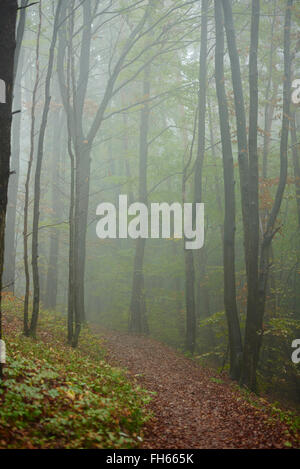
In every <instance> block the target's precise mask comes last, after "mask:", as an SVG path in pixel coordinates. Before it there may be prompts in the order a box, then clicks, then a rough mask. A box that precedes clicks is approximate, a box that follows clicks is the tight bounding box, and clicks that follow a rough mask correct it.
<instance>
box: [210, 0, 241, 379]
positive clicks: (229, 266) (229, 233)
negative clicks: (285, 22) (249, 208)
mask: <svg viewBox="0 0 300 469" xmlns="http://www.w3.org/2000/svg"><path fill="white" fill-rule="evenodd" d="M222 20H223V19H222V8H221V4H220V2H219V0H215V23H216V51H215V77H216V90H217V98H218V106H219V120H220V130H221V141H222V154H223V175H224V195H225V216H224V238H223V256H224V304H225V313H226V318H227V324H228V335H229V352H230V376H231V377H232V378H233V379H236V380H238V379H239V377H240V373H241V359H242V338H241V331H240V324H239V317H238V311H237V304H236V282H235V193H234V192H235V189H234V188H235V181H234V168H233V157H232V146H231V135H230V127H229V116H228V107H227V100H226V91H225V84H224V59H223V57H224V30H223V21H222Z"/></svg>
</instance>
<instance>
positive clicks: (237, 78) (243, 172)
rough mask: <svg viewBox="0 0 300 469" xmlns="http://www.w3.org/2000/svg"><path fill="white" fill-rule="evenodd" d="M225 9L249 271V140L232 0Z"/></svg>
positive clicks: (246, 259)
mask: <svg viewBox="0 0 300 469" xmlns="http://www.w3.org/2000/svg"><path fill="white" fill-rule="evenodd" d="M222 5H223V11H224V24H225V30H226V38H227V45H228V53H229V58H230V65H231V77H232V85H233V93H234V104H235V114H236V126H237V140H238V158H239V172H240V187H241V199H242V215H243V229H244V249H245V265H246V272H248V252H249V224H250V221H249V187H248V183H249V178H248V166H249V164H248V142H247V131H246V114H245V106H244V96H243V87H242V79H241V70H240V59H239V54H238V50H237V44H236V36H235V29H234V23H233V15H232V8H231V1H230V0H222Z"/></svg>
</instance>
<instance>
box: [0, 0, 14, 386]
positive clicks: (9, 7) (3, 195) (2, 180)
mask: <svg viewBox="0 0 300 469" xmlns="http://www.w3.org/2000/svg"><path fill="white" fill-rule="evenodd" d="M17 8H18V3H17V1H16V0H2V2H1V3H0V79H1V80H3V82H4V87H5V97H4V98H5V99H4V100H3V101H4V102H1V103H0V293H1V292H2V274H3V263H4V235H5V218H6V208H7V191H8V180H9V171H10V165H9V160H10V155H11V144H10V139H11V123H12V97H13V81H14V54H15V48H16V39H15V33H16V18H17ZM1 296H2V295H1V294H0V339H2V309H1ZM2 368H3V365H2V363H0V379H2V375H3V372H2Z"/></svg>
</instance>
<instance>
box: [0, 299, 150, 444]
mask: <svg viewBox="0 0 300 469" xmlns="http://www.w3.org/2000/svg"><path fill="white" fill-rule="evenodd" d="M3 316H4V318H5V322H4V339H5V341H6V346H7V365H6V367H5V370H4V373H5V377H4V380H3V382H2V383H1V384H0V448H115V449H118V448H136V447H138V446H139V445H140V443H141V441H142V433H141V429H142V426H143V424H144V423H145V421H146V420H147V418H148V415H147V413H146V411H145V410H144V409H145V405H146V403H148V402H149V399H150V398H149V394H148V393H147V392H146V391H144V390H142V389H141V388H140V387H138V386H137V385H134V384H132V383H129V381H128V380H127V378H126V376H125V374H124V372H123V371H122V370H121V369H118V368H113V367H111V366H110V365H109V364H108V363H107V362H106V361H105V360H104V355H105V351H104V348H103V344H101V340H100V339H99V337H97V336H95V335H93V334H92V333H91V332H90V331H89V329H88V327H84V328H83V331H82V334H81V337H80V340H81V344H80V347H79V348H78V349H72V348H71V347H69V346H68V345H67V344H66V340H65V331H66V324H65V320H64V319H63V318H62V317H61V316H58V315H57V313H56V315H55V314H54V313H53V314H51V313H49V312H45V311H42V312H41V318H40V324H39V334H38V339H37V340H32V339H30V338H26V337H24V336H23V334H22V321H21V319H22V301H20V300H17V299H16V298H14V297H12V296H9V295H5V297H4V300H3Z"/></svg>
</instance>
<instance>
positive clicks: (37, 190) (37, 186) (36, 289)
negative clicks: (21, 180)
mask: <svg viewBox="0 0 300 469" xmlns="http://www.w3.org/2000/svg"><path fill="white" fill-rule="evenodd" d="M61 4H62V0H59V2H58V4H57V7H56V13H55V19H54V26H53V34H52V39H51V45H50V50H49V61H48V67H47V75H46V81H45V103H44V109H43V114H42V121H41V126H40V131H39V139H38V148H37V158H36V170H35V179H34V207H33V224H32V279H33V305H32V317H31V323H30V335H31V336H33V337H35V335H36V328H37V322H38V315H39V307H40V283H39V270H38V226H39V216H40V197H41V171H42V162H43V156H44V139H45V133H46V126H47V119H48V113H49V108H50V101H51V96H50V85H51V77H52V71H53V63H54V52H55V44H56V39H57V32H58V27H59V15H60V8H61ZM40 8H41V4H40Z"/></svg>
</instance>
